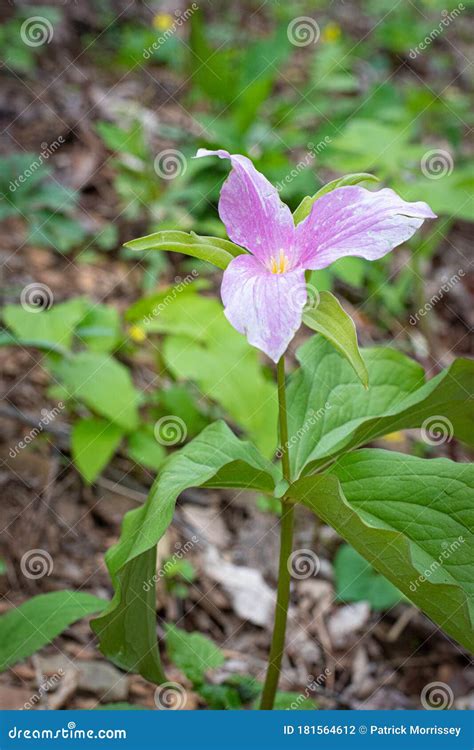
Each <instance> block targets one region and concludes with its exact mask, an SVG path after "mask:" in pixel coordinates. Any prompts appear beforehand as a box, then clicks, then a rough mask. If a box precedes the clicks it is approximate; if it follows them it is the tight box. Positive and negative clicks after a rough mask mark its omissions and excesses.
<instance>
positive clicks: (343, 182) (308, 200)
mask: <svg viewBox="0 0 474 750" xmlns="http://www.w3.org/2000/svg"><path fill="white" fill-rule="evenodd" d="M378 181H379V178H378V177H375V175H373V174H368V173H367V172H358V173H357V174H347V175H345V176H344V177H338V178H337V179H335V180H332V181H331V182H328V183H327V185H323V187H322V188H320V189H319V190H318V192H317V193H315V194H314V195H307V196H306V197H305V198H303V200H302V201H301V203H300V204H299V206H298V208H297V209H296V211H295V212H294V213H293V218H294V220H295V224H299V223H300V221H303V219H306V217H307V216H309V215H310V213H311V209H312V207H313V203H315V202H316V201H317V200H318V198H321V196H322V195H326V193H330V192H331V190H335V189H336V188H340V187H346V186H347V185H358V184H359V183H361V182H378Z"/></svg>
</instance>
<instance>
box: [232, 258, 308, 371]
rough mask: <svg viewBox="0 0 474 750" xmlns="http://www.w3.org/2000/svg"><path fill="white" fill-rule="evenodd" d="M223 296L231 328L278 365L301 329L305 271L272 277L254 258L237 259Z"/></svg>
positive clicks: (304, 297) (304, 300)
mask: <svg viewBox="0 0 474 750" xmlns="http://www.w3.org/2000/svg"><path fill="white" fill-rule="evenodd" d="M221 295H222V301H223V303H224V306H225V310H224V312H225V315H226V317H227V319H228V320H229V322H230V323H231V325H233V326H234V328H236V329H237V331H239V332H240V333H243V334H245V335H246V336H247V339H248V341H249V343H250V344H252V346H256V347H257V349H261V350H262V351H263V352H265V354H267V355H268V356H269V357H270V359H272V360H273V361H274V362H278V360H279V358H280V357H281V355H282V354H283V353H284V352H285V350H286V349H287V347H288V344H289V343H290V341H291V339H292V338H293V336H294V335H295V333H296V331H297V330H298V328H299V327H300V325H301V318H302V314H303V307H304V305H305V302H306V284H305V278H304V271H303V270H301V269H299V270H295V271H288V272H287V273H283V274H272V273H270V271H268V270H267V269H266V268H265V266H263V265H262V263H260V262H259V261H258V260H257V259H256V258H253V257H252V256H251V255H238V256H237V257H236V258H234V259H233V260H232V261H231V262H230V263H229V265H228V266H227V268H226V270H225V271H224V278H223V280H222V287H221Z"/></svg>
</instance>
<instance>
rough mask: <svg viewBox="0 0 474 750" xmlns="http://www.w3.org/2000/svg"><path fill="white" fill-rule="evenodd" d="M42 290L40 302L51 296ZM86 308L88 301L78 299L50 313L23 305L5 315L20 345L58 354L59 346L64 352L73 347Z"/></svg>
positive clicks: (5, 312) (54, 307)
mask: <svg viewBox="0 0 474 750" xmlns="http://www.w3.org/2000/svg"><path fill="white" fill-rule="evenodd" d="M38 290H39V291H38V298H40V297H41V294H44V295H47V291H45V292H43V293H41V290H40V288H39V286H38ZM44 298H45V299H46V298H47V297H44ZM86 308H87V302H86V300H83V299H80V298H78V299H73V300H70V301H69V302H63V303H61V304H53V306H52V307H51V308H50V309H49V310H48V309H44V310H41V311H40V312H38V311H37V310H34V308H33V309H28V307H22V306H21V305H6V307H5V308H4V310H3V313H2V315H3V319H4V321H5V323H6V325H7V326H8V327H9V328H10V329H11V330H12V331H13V333H14V334H15V336H16V337H17V338H18V339H19V343H20V344H21V343H23V344H24V345H25V344H26V345H28V346H36V345H38V348H41V349H48V348H51V349H52V350H54V351H56V350H57V347H58V346H60V347H61V348H62V349H64V350H66V349H69V348H70V347H71V343H72V338H73V335H74V328H75V327H76V325H77V324H78V323H79V321H80V320H81V319H82V318H83V317H84V313H85V310H86ZM50 345H51V346H50Z"/></svg>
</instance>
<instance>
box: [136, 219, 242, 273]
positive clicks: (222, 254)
mask: <svg viewBox="0 0 474 750" xmlns="http://www.w3.org/2000/svg"><path fill="white" fill-rule="evenodd" d="M125 247H128V248H130V249H131V250H141V251H143V250H164V251H169V252H175V253H183V254H184V255H191V256H192V257H193V258H199V259H200V260H207V261H208V262H209V263H212V264H213V265H215V266H217V267H218V268H222V269H225V268H227V266H228V265H229V263H230V261H231V260H232V258H235V257H236V256H237V255H241V254H242V253H243V252H244V250H243V248H241V247H239V246H238V245H235V244H234V243H233V242H230V240H224V239H220V238H219V237H200V236H199V235H197V234H195V233H194V232H189V233H188V232H180V231H175V230H167V229H166V230H163V231H161V232H155V233H154V234H149V235H147V236H146V237H138V239H136V240H130V242H126V243H125Z"/></svg>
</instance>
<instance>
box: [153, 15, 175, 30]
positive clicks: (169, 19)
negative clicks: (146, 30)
mask: <svg viewBox="0 0 474 750" xmlns="http://www.w3.org/2000/svg"><path fill="white" fill-rule="evenodd" d="M173 24H174V18H173V16H172V15H170V14H169V13H157V14H156V16H154V17H153V28H155V29H158V31H168V29H170V28H171V27H172V25H173Z"/></svg>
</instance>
